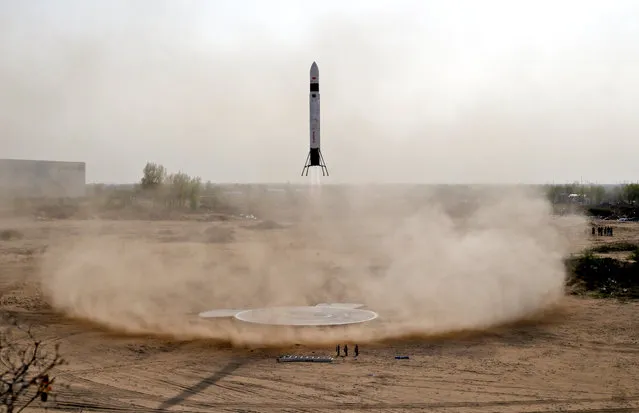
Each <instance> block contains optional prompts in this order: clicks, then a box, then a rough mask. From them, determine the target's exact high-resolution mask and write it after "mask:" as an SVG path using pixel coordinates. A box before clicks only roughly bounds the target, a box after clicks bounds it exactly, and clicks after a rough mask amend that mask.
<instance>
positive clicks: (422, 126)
mask: <svg viewBox="0 0 639 413" xmlns="http://www.w3.org/2000/svg"><path fill="white" fill-rule="evenodd" d="M314 60H316V61H317V63H318V65H319V68H320V82H321V83H320V85H321V99H322V100H321V104H322V107H321V111H322V112H321V115H322V152H323V154H324V158H325V160H326V162H327V164H328V167H329V170H330V172H331V177H330V178H329V179H326V181H330V182H362V181H366V182H378V181H381V182H438V183H445V182H531V183H536V182H550V181H553V180H554V181H567V180H574V179H580V178H583V179H584V180H590V181H598V182H611V183H612V182H618V181H623V180H638V179H639V158H638V154H639V115H638V112H637V111H638V110H639V1H633V0H628V1H624V0H613V1H610V2H604V1H583V0H581V1H577V0H575V1H568V0H565V1H561V0H559V1H539V0H537V1H507V0H503V1H490V0H481V1H472V0H469V1H460V0H440V1H425V0H418V1H399V0H388V1H371V0H367V1H355V0H341V1H326V0H322V1H316V2H310V1H301V0H296V1H293V0H280V1H274V0H268V1H264V0H259V1H257V0H256V1H249V0H235V1H231V0H227V1H211V0H209V1H204V0H202V1H185V0H182V1H178V0H175V1H159V0H154V1H151V0H148V1H147V0H136V1H125V0H108V1H107V0H104V1H103V0H90V1H88V0H57V1H53V0H50V1H45V0H30V1H24V0H15V1H10V0H0V148H1V151H0V157H3V158H27V159H56V160H72V161H75V160H81V161H86V162H87V180H88V181H90V182H95V181H100V182H133V181H137V180H138V179H139V177H140V174H141V170H142V167H143V166H144V164H145V162H146V161H155V162H159V163H162V164H164V165H165V166H166V167H167V168H168V169H169V170H172V171H177V170H183V171H184V172H187V173H189V174H192V175H199V176H201V177H202V178H203V179H205V180H209V179H210V180H212V181H214V182H216V181H218V182H247V181H251V182H286V181H290V182H303V181H304V180H309V179H310V177H305V178H301V177H300V176H299V175H300V172H301V168H302V166H303V164H304V160H305V159H306V155H307V153H308V144H309V137H308V135H309V131H308V116H309V114H308V76H309V74H308V72H309V68H310V65H311V63H312V62H313V61H314Z"/></svg>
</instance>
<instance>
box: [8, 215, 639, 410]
mask: <svg viewBox="0 0 639 413" xmlns="http://www.w3.org/2000/svg"><path fill="white" fill-rule="evenodd" d="M102 224H104V223H102ZM3 225H4V227H5V228H6V227H7V225H11V227H12V228H15V229H17V230H19V231H20V232H21V233H22V234H24V238H23V239H21V240H12V241H4V242H1V243H0V266H1V267H0V268H1V269H2V272H1V276H0V283H1V284H0V285H1V288H2V296H1V298H0V304H1V306H2V308H3V309H4V310H8V311H11V312H12V313H13V314H14V315H15V316H16V317H17V318H18V319H19V320H20V321H22V322H24V323H29V324H31V325H34V326H35V329H36V332H37V334H38V336H39V337H42V338H47V339H49V340H50V341H59V342H60V343H61V344H62V351H63V353H64V355H65V357H66V358H67V360H68V361H69V365H67V366H64V367H63V369H62V372H61V373H60V374H59V376H58V377H59V379H58V380H60V382H61V383H66V384H69V385H70V387H69V388H68V389H58V391H57V395H56V400H55V401H52V402H49V408H50V410H53V408H59V409H75V411H78V410H79V409H82V410H83V411H137V412H144V411H194V412H200V411H201V412H204V411H216V412H217V411H236V412H237V411H243V412H249V411H250V412H254V411H272V412H281V411H295V412H300V411H309V412H310V411H313V412H319V411H345V412H348V411H362V410H375V411H407V410H411V411H434V410H436V411H446V412H484V411H485V412H502V411H503V412H529V411H530V412H532V411H559V410H563V411H639V322H638V321H637V315H639V305H638V304H637V303H618V302H614V301H607V300H591V299H577V298H571V297H567V298H565V299H564V300H562V302H561V305H560V307H559V308H558V309H555V310H553V311H551V312H549V313H548V314H546V316H545V317H543V318H541V319H539V320H535V321H530V322H528V323H523V324H519V325H516V326H510V327H503V328H499V329H491V330H490V331H486V332H482V333H476V334H472V335H467V336H461V335H459V334H452V335H450V336H447V337H422V338H419V339H413V340H409V339H406V338H404V339H402V340H391V341H389V342H387V343H384V344H381V343H377V344H366V343H360V352H361V354H360V357H359V358H358V359H357V360H355V359H354V358H353V357H352V355H349V357H348V358H340V359H338V360H336V361H335V362H334V363H332V364H303V363H301V364H296V363H290V364H278V363H276V361H275V356H276V355H278V354H281V353H300V354H307V353H313V354H326V355H332V354H333V351H334V350H333V349H334V345H335V344H336V341H339V339H338V338H337V337H338V335H337V336H334V337H335V339H334V340H333V341H331V342H330V344H329V343H328V342H326V343H322V344H321V345H320V344H317V345H314V346H313V345H304V346H301V345H300V346H296V345H292V346H291V345H287V346H285V347H284V348H270V349H269V348H264V347H263V346H262V347H261V346H251V347H250V348H242V347H239V348H238V347H235V348H234V347H231V346H230V345H229V344H228V342H226V343H224V342H219V341H213V340H191V341H181V340H172V339H168V338H158V337H149V336H147V337H144V336H130V335H125V334H123V333H117V332H114V331H109V330H107V329H106V328H105V327H104V326H102V325H100V324H96V323H88V322H80V321H77V320H74V319H71V318H68V317H66V316H64V315H62V314H60V313H58V312H56V311H54V310H53V309H52V308H51V307H50V305H49V304H48V303H47V300H46V299H45V297H44V296H43V291H42V287H41V285H40V279H39V276H38V275H37V274H41V272H42V266H43V258H42V257H43V255H42V254H43V247H44V246H46V245H49V244H51V243H52V242H53V241H52V240H53V239H55V240H56V242H58V241H59V240H60V239H63V238H73V237H74V236H77V235H78V234H79V233H82V232H84V231H85V227H86V226H91V225H93V224H92V223H91V222H90V221H77V222H73V221H59V222H32V221H21V222H17V221H12V222H11V223H7V222H3ZM201 225H203V224H201V223H188V224H185V223H175V222H149V223H147V222H127V223H124V224H123V223H121V222H113V223H109V224H108V228H110V230H113V231H117V232H118V233H128V234H130V235H132V236H133V235H134V236H136V237H139V236H140V234H147V235H148V236H149V237H154V238H155V239H157V238H158V237H159V238H162V237H173V238H172V239H168V240H164V241H165V242H176V243H178V242H180V240H179V237H180V235H179V231H184V230H185V228H186V229H188V228H191V227H192V228H194V229H197V228H199V227H198V226H201ZM211 225H212V224H207V228H210V227H211ZM246 225H247V224H237V223H234V222H225V223H216V224H215V225H214V226H216V227H219V228H221V231H222V232H223V233H225V234H228V233H229V232H228V230H229V229H231V230H232V231H231V232H232V233H233V234H234V237H235V239H236V240H237V239H241V237H242V236H243V235H242V234H244V233H246V234H248V233H255V230H252V229H250V228H247V227H246ZM242 226H244V228H242ZM102 228H105V227H104V226H103V227H102ZM624 228H631V226H630V225H627V226H626V227H624ZM632 228H633V229H634V230H636V229H637V228H636V227H632ZM225 231H226V232H225ZM106 232H108V231H106ZM196 232H197V233H198V234H200V235H199V236H202V237H204V236H208V237H213V238H215V237H217V238H216V239H209V240H208V241H206V240H205V239H203V242H208V243H209V245H210V248H211V251H213V249H215V250H219V251H226V254H232V249H233V247H232V246H230V244H228V243H226V242H224V240H223V238H224V237H221V238H220V237H219V234H218V235H215V236H212V235H210V234H208V235H207V234H206V233H205V232H202V231H199V232H198V231H196ZM618 233H620V234H623V238H625V239H632V238H633V237H635V235H634V233H633V231H629V230H623V231H621V230H620V231H619V232H618ZM176 234H177V235H176ZM262 234H264V232H262ZM257 236H265V235H257ZM218 238H219V239H218ZM200 241H202V240H200ZM219 251H218V253H219V254H222V252H219ZM209 253H210V254H214V253H213V252H210V251H209ZM220 257H221V255H220ZM96 282H98V281H96ZM115 299H116V298H114V300H115ZM198 303H200V302H198ZM200 304H201V303H200ZM191 310H197V309H196V308H191ZM331 340H332V339H331ZM351 347H352V346H351ZM351 351H352V350H351ZM398 354H401V355H409V356H410V359H409V360H395V359H394V356H395V355H398ZM610 409H614V410H610Z"/></svg>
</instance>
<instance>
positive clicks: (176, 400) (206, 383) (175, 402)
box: [158, 358, 246, 410]
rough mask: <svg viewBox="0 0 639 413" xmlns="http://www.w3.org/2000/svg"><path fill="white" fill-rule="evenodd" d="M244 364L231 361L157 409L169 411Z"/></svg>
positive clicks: (243, 361) (242, 360)
mask: <svg viewBox="0 0 639 413" xmlns="http://www.w3.org/2000/svg"><path fill="white" fill-rule="evenodd" d="M244 364H246V359H245V358H241V359H235V360H232V361H231V362H230V363H228V364H227V365H226V366H224V367H223V368H222V369H221V370H219V371H217V372H216V373H214V374H212V375H210V376H209V377H206V378H204V379H202V380H201V381H200V382H198V383H196V384H194V385H193V386H191V387H188V388H186V389H184V391H182V392H181V393H180V394H178V395H176V396H174V397H171V398H170V399H168V400H166V401H165V402H164V403H162V404H161V405H160V406H159V407H158V409H159V410H167V409H170V408H171V407H173V406H176V405H178V404H180V403H182V402H184V401H185V400H186V399H188V398H189V397H191V396H194V395H196V394H198V393H200V392H202V391H204V390H206V389H207V388H209V387H211V386H214V385H215V384H216V383H217V382H219V381H220V380H222V379H223V378H225V377H226V376H229V375H231V374H233V372H234V371H235V370H237V369H239V368H240V367H242V366H243V365H244Z"/></svg>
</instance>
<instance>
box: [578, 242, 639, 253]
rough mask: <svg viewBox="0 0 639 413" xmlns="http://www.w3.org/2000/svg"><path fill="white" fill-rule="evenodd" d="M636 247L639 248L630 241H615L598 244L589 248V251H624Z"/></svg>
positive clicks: (632, 249)
mask: <svg viewBox="0 0 639 413" xmlns="http://www.w3.org/2000/svg"><path fill="white" fill-rule="evenodd" d="M637 248H639V245H637V244H634V243H632V242H615V243H608V244H602V245H598V246H596V247H593V248H591V249H590V252H599V253H606V252H624V251H635V250H636V249H637Z"/></svg>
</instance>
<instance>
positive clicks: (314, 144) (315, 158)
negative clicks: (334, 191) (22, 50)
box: [302, 62, 328, 176]
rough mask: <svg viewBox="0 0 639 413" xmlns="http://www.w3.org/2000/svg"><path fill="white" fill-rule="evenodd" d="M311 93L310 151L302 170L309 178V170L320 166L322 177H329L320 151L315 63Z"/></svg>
mask: <svg viewBox="0 0 639 413" xmlns="http://www.w3.org/2000/svg"><path fill="white" fill-rule="evenodd" d="M310 85H311V88H310V93H309V96H308V99H309V101H308V106H309V130H310V139H311V141H310V150H309V152H308V156H307V157H306V163H305V164H304V168H302V175H304V174H305V173H306V175H307V176H308V168H310V167H311V166H318V167H320V168H322V176H328V168H327V167H326V164H325V163H324V157H323V156H322V150H321V149H320V92H319V68H318V67H317V63H315V62H313V64H312V65H311V72H310Z"/></svg>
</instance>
